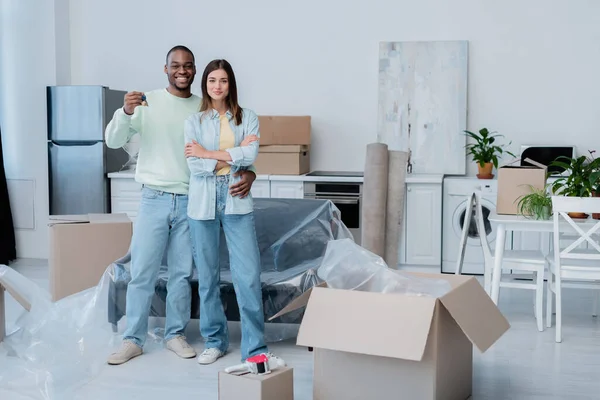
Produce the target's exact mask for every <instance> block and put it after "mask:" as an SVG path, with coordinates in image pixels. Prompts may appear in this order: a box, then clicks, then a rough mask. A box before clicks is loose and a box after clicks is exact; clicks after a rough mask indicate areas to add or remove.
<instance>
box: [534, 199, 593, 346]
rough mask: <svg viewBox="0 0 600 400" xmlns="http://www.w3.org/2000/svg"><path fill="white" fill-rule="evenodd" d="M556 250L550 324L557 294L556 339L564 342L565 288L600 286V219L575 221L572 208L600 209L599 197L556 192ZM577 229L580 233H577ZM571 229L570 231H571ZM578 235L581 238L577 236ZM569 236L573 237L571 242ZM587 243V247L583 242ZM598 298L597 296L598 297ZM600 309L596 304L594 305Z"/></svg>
mask: <svg viewBox="0 0 600 400" xmlns="http://www.w3.org/2000/svg"><path fill="white" fill-rule="evenodd" d="M552 209H553V212H554V231H553V250H552V252H551V253H550V254H549V255H548V257H547V259H548V272H549V276H548V300H547V306H546V307H547V308H546V322H547V326H548V327H551V326H552V308H553V307H552V306H553V304H552V303H553V299H554V296H553V295H552V294H553V293H554V295H555V297H556V342H558V343H560V342H562V288H565V287H568V288H575V289H595V290H600V282H599V281H600V245H599V244H598V239H597V234H598V233H599V232H600V221H597V222H596V223H594V220H593V219H588V220H587V221H585V225H584V224H581V222H579V223H578V222H575V221H574V220H573V219H572V218H571V217H570V216H569V214H568V213H569V212H585V213H588V214H591V213H595V212H596V213H597V212H600V198H598V197H566V196H553V197H552ZM573 232H574V233H576V235H573ZM567 233H568V234H567ZM575 237H577V239H575ZM567 238H573V240H572V241H570V242H571V243H570V244H569V243H567V240H566V239H567ZM583 243H587V245H588V246H587V248H582V246H581V244H583ZM594 299H595V300H596V301H597V296H595V297H594ZM594 310H596V306H594Z"/></svg>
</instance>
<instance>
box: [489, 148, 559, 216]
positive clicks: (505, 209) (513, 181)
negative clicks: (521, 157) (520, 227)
mask: <svg viewBox="0 0 600 400" xmlns="http://www.w3.org/2000/svg"><path fill="white" fill-rule="evenodd" d="M525 161H527V162H528V163H530V164H531V166H526V165H523V166H519V165H505V166H502V167H500V168H498V195H497V198H496V214H507V215H517V214H518V213H519V208H518V205H519V201H520V200H521V197H522V196H524V195H526V194H529V193H531V189H530V187H529V185H531V186H532V187H534V188H536V189H543V188H544V187H545V186H546V177H547V173H548V168H547V166H545V165H543V164H540V163H538V162H535V161H533V160H531V159H529V158H526V159H525Z"/></svg>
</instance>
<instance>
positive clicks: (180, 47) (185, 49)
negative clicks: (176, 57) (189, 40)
mask: <svg viewBox="0 0 600 400" xmlns="http://www.w3.org/2000/svg"><path fill="white" fill-rule="evenodd" d="M177 50H183V51H185V52H186V53H189V54H190V55H191V56H192V60H193V61H194V64H195V63H196V58H195V57H194V53H192V51H191V50H190V49H188V48H187V47H185V46H183V45H177V46H175V47H173V48H172V49H171V50H169V52H168V53H167V57H166V59H165V62H166V63H167V64H168V63H169V56H170V55H171V53H172V52H174V51H177Z"/></svg>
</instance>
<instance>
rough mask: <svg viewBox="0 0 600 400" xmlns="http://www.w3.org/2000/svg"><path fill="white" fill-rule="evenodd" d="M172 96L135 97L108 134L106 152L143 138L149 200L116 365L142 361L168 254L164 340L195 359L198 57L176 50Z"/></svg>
mask: <svg viewBox="0 0 600 400" xmlns="http://www.w3.org/2000/svg"><path fill="white" fill-rule="evenodd" d="M164 71H165V74H167V78H168V81H169V85H168V87H167V88H166V89H158V90H154V91H151V92H147V93H145V94H144V93H140V92H129V93H127V94H126V95H125V101H124V106H123V108H122V109H119V110H117V111H116V112H115V114H114V116H113V119H112V120H111V121H110V123H109V124H108V126H107V127H106V145H107V146H108V147H110V148H119V147H122V146H124V145H125V144H126V143H127V142H128V141H129V140H130V139H131V137H132V136H133V135H134V134H136V133H137V134H139V135H140V139H141V140H140V149H139V154H138V161H137V167H136V181H137V182H140V183H142V184H143V190H142V199H141V202H140V208H139V210H138V216H137V218H136V223H135V227H134V232H133V237H132V240H131V281H130V282H129V285H128V288H127V309H126V315H127V329H126V331H125V333H124V335H123V344H122V346H121V348H120V349H119V350H118V351H117V352H115V353H113V354H111V355H110V357H109V358H108V363H109V364H113V365H116V364H123V363H125V362H127V361H129V360H130V359H132V358H133V357H136V356H139V355H141V354H142V348H143V346H144V343H145V341H146V336H147V331H148V317H149V313H150V304H151V301H152V297H153V296H154V290H155V284H156V280H157V276H158V273H159V269H160V265H161V262H162V259H163V255H164V254H165V250H166V255H167V266H168V274H169V275H168V283H167V292H168V294H167V309H166V323H165V341H166V346H167V348H168V349H169V350H171V351H173V352H174V353H176V354H177V355H178V356H180V357H182V358H192V357H195V356H196V352H195V351H194V349H193V348H192V347H191V346H190V345H189V344H188V343H187V341H186V339H185V337H184V336H183V333H184V330H185V327H186V325H187V323H188V322H189V319H190V304H191V292H190V283H189V280H190V278H191V276H192V269H193V262H192V247H191V241H190V234H189V228H188V222H187V202H188V196H187V195H188V185H189V179H190V172H189V169H188V166H187V162H186V158H185V140H184V133H183V127H184V121H185V120H186V119H187V118H188V117H189V116H190V115H192V114H194V113H196V112H198V110H199V106H200V101H201V99H200V97H198V96H196V95H194V94H192V92H191V85H192V82H193V81H194V77H195V75H196V67H195V60H194V55H193V53H192V52H191V51H190V50H189V49H188V48H187V47H185V46H175V47H173V48H172V49H171V50H170V51H169V52H168V53H167V60H166V64H165V67H164ZM242 175H243V176H242V181H241V182H240V184H239V185H237V186H235V187H232V188H231V191H232V194H233V195H238V196H242V197H245V196H246V195H247V194H248V192H249V191H250V188H251V186H252V183H253V182H254V179H256V175H255V173H254V172H252V171H243V172H242Z"/></svg>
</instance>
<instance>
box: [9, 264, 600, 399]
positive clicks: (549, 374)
mask: <svg viewBox="0 0 600 400" xmlns="http://www.w3.org/2000/svg"><path fill="white" fill-rule="evenodd" d="M13 267H14V268H15V269H16V270H17V271H19V272H20V273H22V274H23V275H25V276H27V277H28V278H30V279H31V280H33V281H34V282H35V283H37V284H38V285H39V286H40V287H41V288H44V289H47V286H48V277H47V267H46V263H45V262H44V261H32V260H21V261H19V262H18V263H16V264H14V265H13ZM532 296H533V293H532V292H529V291H521V290H514V289H513V290H508V289H503V292H502V293H501V301H500V308H501V310H502V312H503V313H504V314H505V315H506V317H507V318H508V319H509V321H510V323H511V325H512V327H511V329H510V330H509V332H507V333H506V334H505V335H504V336H503V337H502V338H501V339H500V340H499V341H498V342H497V343H496V344H495V345H494V346H493V347H492V348H491V349H490V350H489V351H488V352H486V353H485V354H483V355H482V354H479V352H478V351H477V350H475V353H474V354H475V355H474V360H475V365H474V395H473V399H486V400H487V399H494V400H508V399H510V400H520V399H540V400H541V399H546V400H548V399H569V400H578V399H599V398H600V322H599V321H598V319H597V318H594V317H592V316H591V310H592V301H593V296H592V294H591V293H588V292H579V291H568V292H566V293H565V295H564V299H565V302H564V306H563V307H564V308H563V309H564V316H563V320H564V325H563V343H561V344H557V343H555V342H554V329H553V328H550V329H546V331H544V332H542V333H540V332H538V331H537V329H536V325H535V320H534V318H533V305H532V301H533V300H532V299H533V297H532ZM7 297H8V299H7V307H8V325H9V326H12V327H14V326H15V319H16V318H17V317H18V316H19V315H20V308H19V306H18V305H17V304H16V303H15V302H14V300H13V299H11V298H10V296H7ZM57 318H58V317H57ZM63 318H64V316H63ZM160 322H161V321H155V324H157V325H159V324H160ZM55 333H56V335H57V336H53V337H56V338H57V340H59V339H60V338H62V337H63V336H62V335H61V332H55ZM187 335H188V338H189V339H190V340H191V342H192V344H193V345H194V347H196V348H197V349H201V348H202V343H201V339H200V337H199V335H198V328H197V321H193V322H192V324H190V327H189V328H188V332H187ZM231 342H232V353H231V354H229V355H228V356H226V357H225V358H223V359H221V360H219V361H218V362H217V363H215V364H213V365H210V366H200V365H198V364H197V363H196V362H195V360H193V359H192V360H181V359H179V358H177V357H176V356H175V355H174V354H172V353H171V352H169V351H167V350H165V349H163V348H162V347H161V345H160V344H159V343H158V342H152V341H151V342H150V344H149V345H148V349H147V352H146V354H145V355H143V356H142V357H138V358H137V359H135V360H133V361H131V362H130V363H127V364H125V365H122V366H116V367H114V366H108V365H106V364H104V359H105V356H106V355H107V354H108V353H109V352H110V350H111V349H110V348H108V347H107V348H103V347H102V346H99V347H98V348H97V349H95V350H94V351H92V352H91V353H90V354H93V356H94V357H95V358H94V359H88V360H82V359H73V360H74V361H76V362H77V363H69V362H68V361H67V362H66V363H65V362H62V364H61V362H59V361H56V359H55V360H54V361H56V362H55V364H54V365H66V367H65V368H66V369H65V370H63V371H58V370H56V369H53V370H52V371H51V372H52V374H51V375H48V374H47V373H44V368H43V367H38V368H37V370H36V369H31V368H29V369H28V370H27V371H26V370H25V369H24V365H25V364H24V363H23V362H19V360H15V359H14V358H11V357H7V356H6V355H4V354H3V353H5V350H2V346H0V399H2V400H4V399H7V400H8V399H9V400H21V399H31V398H40V399H42V398H48V399H60V400H62V399H70V398H76V399H84V398H85V397H87V398H89V399H114V400H118V399H161V400H162V399H169V398H172V399H175V398H194V399H203V400H205V399H215V400H216V399H217V372H218V371H219V370H222V369H223V368H224V367H226V366H229V365H232V364H237V363H238V360H239V348H238V346H237V344H238V343H239V331H236V330H235V329H234V330H233V332H232V337H231ZM72 345H74V346H77V345H79V346H81V345H82V344H81V343H73V344H72ZM37 346H38V347H37V348H36V349H38V350H36V351H37V352H36V351H33V350H32V349H30V351H29V353H27V352H25V353H24V354H25V355H29V356H31V357H35V356H37V354H38V353H40V352H42V351H43V350H44V349H45V350H48V348H46V347H44V346H43V344H39V343H38V344H37ZM271 347H272V350H273V351H275V352H276V353H277V354H279V355H281V356H283V357H284V358H285V359H286V361H287V362H288V363H289V364H290V365H291V366H292V367H293V368H294V385H295V387H294V388H295V398H296V399H297V400H308V399H312V394H311V392H312V384H311V375H312V357H311V353H309V352H307V351H306V349H304V348H300V347H296V346H295V345H294V341H293V340H288V341H285V342H278V343H275V344H272V346H271ZM61 349H62V347H60V346H56V347H55V348H51V350H52V351H53V352H52V353H46V356H48V354H52V357H58V356H63V357H66V359H65V360H69V353H68V351H65V350H61ZM42 361H43V360H41V359H40V360H39V362H40V363H41V362H42ZM32 362H33V364H28V365H37V364H36V362H38V360H36V359H33V358H32ZM40 365H41V364H40ZM90 367H94V368H92V370H91V371H88V370H86V368H87V369H89V368H90ZM36 371H37V372H36ZM15 374H19V376H21V377H23V376H24V377H25V378H22V379H20V380H19V381H18V383H15V381H14V380H13V378H14V377H15ZM82 377H84V378H88V379H87V380H86V381H85V382H84V383H83V384H82V385H81V386H75V387H74V392H73V393H74V395H73V396H72V397H69V396H67V395H65V394H62V395H60V394H57V393H54V395H52V393H50V394H48V393H49V392H50V391H49V390H48V389H44V385H45V384H46V383H48V382H49V381H50V380H51V379H52V380H54V383H55V385H58V384H59V383H61V382H62V383H65V382H66V383H71V384H74V383H75V380H79V379H80V378H82ZM32 378H33V379H32ZM50 378H51V379H50ZM36 380H37V383H36ZM25 382H27V383H25ZM49 387H52V385H50V386H49ZM42 394H46V397H43V396H42ZM415 400H418V399H415Z"/></svg>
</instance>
